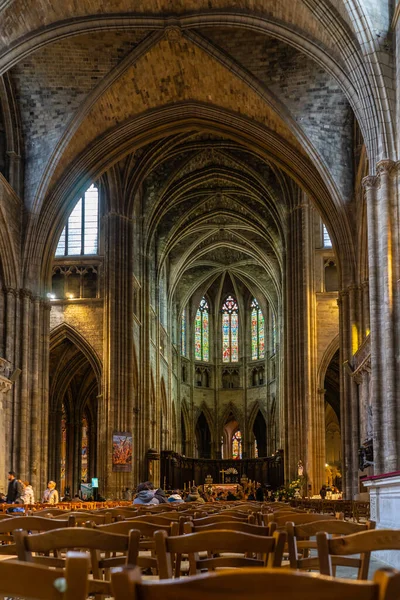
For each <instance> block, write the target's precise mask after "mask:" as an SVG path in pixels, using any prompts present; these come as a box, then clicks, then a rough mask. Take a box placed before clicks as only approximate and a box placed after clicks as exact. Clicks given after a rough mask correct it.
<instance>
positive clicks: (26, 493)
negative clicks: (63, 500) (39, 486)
mask: <svg viewBox="0 0 400 600" xmlns="http://www.w3.org/2000/svg"><path fill="white" fill-rule="evenodd" d="M0 502H1V503H4V502H5V503H7V504H34V503H35V494H34V491H33V488H32V486H31V484H30V483H29V481H22V480H21V479H19V478H18V477H17V474H16V473H15V472H14V471H9V472H8V489H7V495H6V496H5V495H4V494H0ZM42 502H43V503H44V504H58V502H59V496H58V491H57V490H56V483H55V481H49V483H48V484H47V488H46V489H45V491H44V493H43V498H42Z"/></svg>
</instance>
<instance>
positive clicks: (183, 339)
mask: <svg viewBox="0 0 400 600" xmlns="http://www.w3.org/2000/svg"><path fill="white" fill-rule="evenodd" d="M181 354H182V356H186V310H184V311H183V313H182V317H181Z"/></svg>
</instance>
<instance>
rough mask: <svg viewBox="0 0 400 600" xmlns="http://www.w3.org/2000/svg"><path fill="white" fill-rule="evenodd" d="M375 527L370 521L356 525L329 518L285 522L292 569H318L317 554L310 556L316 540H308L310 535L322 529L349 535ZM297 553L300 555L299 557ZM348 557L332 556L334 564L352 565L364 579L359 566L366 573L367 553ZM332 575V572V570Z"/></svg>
mask: <svg viewBox="0 0 400 600" xmlns="http://www.w3.org/2000/svg"><path fill="white" fill-rule="evenodd" d="M372 529H375V523H374V522H373V521H370V522H368V523H366V524H365V525H358V524H356V523H351V522H349V521H339V520H337V519H330V520H328V521H314V522H313V523H305V524H303V525H294V523H286V534H287V544H288V549H289V561H290V567H291V568H292V569H316V570H318V571H319V558H318V556H310V550H316V549H317V541H316V540H310V537H315V536H316V534H317V533H318V532H319V531H323V532H325V533H327V534H329V535H334V536H338V535H349V534H352V533H359V532H360V531H366V530H372ZM299 554H300V555H301V556H300V557H299ZM363 558H364V560H361V559H360V558H349V557H337V556H334V557H332V564H333V565H334V566H339V565H340V566H343V567H354V568H357V569H358V579H366V578H367V577H363V576H362V573H361V568H362V567H363V568H364V569H366V573H367V575H368V567H369V554H368V557H366V556H365V557H363ZM332 575H334V572H333V570H332Z"/></svg>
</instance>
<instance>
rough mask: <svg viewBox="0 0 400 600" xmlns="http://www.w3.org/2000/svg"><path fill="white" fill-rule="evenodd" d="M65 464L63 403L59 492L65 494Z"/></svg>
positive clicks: (65, 434)
mask: <svg viewBox="0 0 400 600" xmlns="http://www.w3.org/2000/svg"><path fill="white" fill-rule="evenodd" d="M66 466H67V413H66V410H65V405H64V403H63V405H62V412H61V446H60V493H61V495H62V496H64V494H65V483H66Z"/></svg>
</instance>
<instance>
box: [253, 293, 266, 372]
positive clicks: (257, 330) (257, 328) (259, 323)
mask: <svg viewBox="0 0 400 600" xmlns="http://www.w3.org/2000/svg"><path fill="white" fill-rule="evenodd" d="M251 358H252V359H253V360H259V359H261V358H264V315H263V313H262V310H261V308H260V307H259V305H258V302H257V300H256V299H255V298H253V302H252V303H251Z"/></svg>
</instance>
